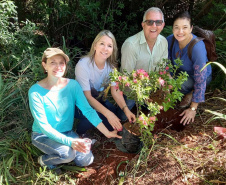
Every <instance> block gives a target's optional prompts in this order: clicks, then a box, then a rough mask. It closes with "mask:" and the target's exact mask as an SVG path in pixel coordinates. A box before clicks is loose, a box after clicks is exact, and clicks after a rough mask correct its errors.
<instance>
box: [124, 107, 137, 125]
mask: <svg viewBox="0 0 226 185" xmlns="http://www.w3.org/2000/svg"><path fill="white" fill-rule="evenodd" d="M125 115H126V117H127V118H128V120H129V122H130V123H131V122H133V123H134V122H135V121H136V116H135V115H134V114H133V113H132V112H131V111H130V110H129V109H126V110H125Z"/></svg>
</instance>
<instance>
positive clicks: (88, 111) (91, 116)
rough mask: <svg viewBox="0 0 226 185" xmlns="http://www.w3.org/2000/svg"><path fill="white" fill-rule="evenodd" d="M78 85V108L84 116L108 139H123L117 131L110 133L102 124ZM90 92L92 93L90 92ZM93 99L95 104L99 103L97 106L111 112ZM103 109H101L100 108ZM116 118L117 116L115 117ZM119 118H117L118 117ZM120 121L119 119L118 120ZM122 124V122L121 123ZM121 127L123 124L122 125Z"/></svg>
mask: <svg viewBox="0 0 226 185" xmlns="http://www.w3.org/2000/svg"><path fill="white" fill-rule="evenodd" d="M76 83H77V87H76V90H77V91H76V93H75V94H76V106H77V107H78V108H79V109H80V110H81V111H82V113H83V114H84V116H85V117H86V118H87V119H88V120H89V121H90V122H91V123H92V124H93V125H94V126H95V127H97V129H98V130H100V132H102V133H103V134H104V135H105V136H106V137H108V138H110V137H118V138H121V137H120V136H118V135H117V131H113V132H110V131H109V130H108V129H107V128H106V127H105V126H104V124H103V123H102V120H101V119H100V118H99V116H98V114H97V113H96V111H95V110H94V109H93V108H92V107H91V106H90V104H89V103H88V101H87V100H88V98H87V99H86V96H85V95H84V93H83V91H82V88H81V87H80V85H79V83H78V82H76ZM89 92H90V91H89ZM90 96H91V93H90ZM91 99H92V100H94V104H95V103H97V106H99V104H100V105H101V106H102V107H103V108H104V110H105V109H106V110H107V111H109V110H108V109H107V108H105V107H104V106H103V105H102V104H101V103H99V102H98V101H97V100H96V99H95V98H93V97H92V96H91ZM100 109H101V108H100ZM109 112H110V113H112V112H111V111H109ZM112 114H113V113H112ZM115 117H116V116H115ZM116 118H117V117H116ZM117 119H118V118H117ZM119 123H120V122H119ZM120 125H121V123H120Z"/></svg>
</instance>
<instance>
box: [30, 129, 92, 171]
mask: <svg viewBox="0 0 226 185" xmlns="http://www.w3.org/2000/svg"><path fill="white" fill-rule="evenodd" d="M62 134H64V135H65V136H67V137H71V138H78V135H77V134H76V133H74V132H73V131H68V132H63V133H62ZM31 140H32V144H33V145H34V146H36V147H37V148H38V149H39V150H41V151H42V152H44V153H45V155H43V156H41V157H42V161H43V163H44V164H45V165H46V166H47V167H48V168H50V169H53V168H55V167H56V165H58V164H62V163H69V162H71V161H73V160H74V162H75V164H76V165H77V166H88V165H90V164H92V162H93V160H94V156H93V154H92V152H91V151H90V153H88V154H85V153H81V152H78V151H76V150H73V149H72V148H71V147H69V146H66V145H63V144H61V143H58V142H56V141H54V140H52V139H50V138H49V137H48V136H46V135H45V134H39V133H37V132H32V135H31Z"/></svg>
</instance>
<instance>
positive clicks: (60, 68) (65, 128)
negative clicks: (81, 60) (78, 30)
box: [28, 48, 120, 169]
mask: <svg viewBox="0 0 226 185" xmlns="http://www.w3.org/2000/svg"><path fill="white" fill-rule="evenodd" d="M68 61H69V58H68V56H67V55H66V54H65V53H64V52H63V51H62V50H60V49H58V48H47V49H46V50H45V51H44V54H43V57H42V66H43V68H44V70H45V72H46V73H47V77H46V78H44V79H43V80H41V81H39V82H37V83H36V84H34V85H33V86H32V87H31V88H30V89H29V92H28V96H29V106H30V110H31V113H32V116H33V118H34V122H33V126H32V131H33V132H32V143H33V145H35V146H36V147H37V148H39V149H40V150H41V151H42V152H44V153H45V154H44V155H42V156H40V157H39V158H38V162H39V164H40V165H41V166H47V167H48V168H50V169H52V168H55V167H56V165H58V164H62V163H68V162H71V161H73V160H74V162H75V163H76V165H78V166H88V165H89V164H91V163H92V162H93V159H94V157H93V154H92V152H91V151H90V152H89V153H88V154H86V153H85V152H86V148H85V145H84V144H83V140H82V139H80V138H79V137H78V135H77V134H76V133H75V132H73V131H72V127H73V122H74V109H75V105H76V106H77V107H78V108H79V109H80V110H81V111H82V113H83V114H84V116H86V117H87V119H88V120H89V121H90V122H91V123H92V124H93V125H94V126H95V127H97V128H98V129H99V130H100V131H101V132H102V133H103V134H104V135H105V136H106V137H108V138H110V137H118V138H120V136H118V135H117V131H113V132H109V131H108V130H107V128H106V127H105V126H104V125H103V123H102V120H101V119H100V118H99V117H98V115H97V113H96V111H95V110H94V109H93V108H91V107H90V105H89V103H88V102H87V100H86V97H85V96H84V94H83V91H82V89H81V87H80V85H79V84H78V82H77V81H76V80H72V79H67V78H64V77H63V75H64V74H65V71H66V65H67V63H68Z"/></svg>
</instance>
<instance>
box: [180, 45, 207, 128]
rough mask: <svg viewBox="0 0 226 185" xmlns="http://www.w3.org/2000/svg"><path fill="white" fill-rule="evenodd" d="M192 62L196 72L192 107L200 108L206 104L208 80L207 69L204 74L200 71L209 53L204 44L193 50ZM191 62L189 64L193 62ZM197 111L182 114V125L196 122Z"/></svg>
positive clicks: (187, 111)
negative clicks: (202, 103) (199, 105)
mask: <svg viewBox="0 0 226 185" xmlns="http://www.w3.org/2000/svg"><path fill="white" fill-rule="evenodd" d="M192 61H193V70H194V81H195V82H194V92H193V95H192V103H191V105H190V107H194V108H195V109H197V108H198V104H199V102H204V100H205V91H206V79H207V68H205V69H204V70H203V71H202V72H200V70H201V69H202V67H203V66H204V65H205V64H206V61H208V60H207V52H206V49H205V45H204V43H203V42H199V43H197V44H196V45H195V46H194V48H193V50H192ZM192 61H189V62H192ZM195 115H196V111H193V110H191V109H190V108H188V109H186V110H185V111H183V112H182V114H181V116H183V117H182V119H181V121H180V123H183V124H184V125H185V124H189V123H190V122H191V121H192V122H194V119H195Z"/></svg>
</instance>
